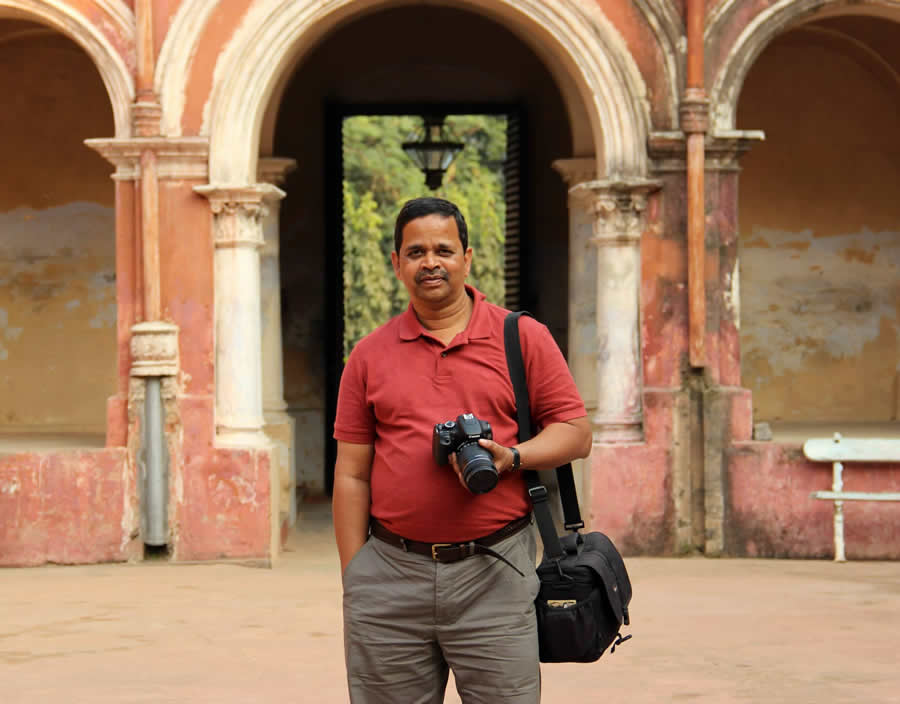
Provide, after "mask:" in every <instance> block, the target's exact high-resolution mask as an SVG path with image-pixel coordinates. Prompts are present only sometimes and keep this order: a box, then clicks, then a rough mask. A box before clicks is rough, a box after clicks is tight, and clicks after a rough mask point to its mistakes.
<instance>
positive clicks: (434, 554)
mask: <svg viewBox="0 0 900 704" xmlns="http://www.w3.org/2000/svg"><path fill="white" fill-rule="evenodd" d="M451 545H453V543H434V544H432V546H431V559H432V560H434V561H435V562H440V560H439V559H438V556H437V549H438V548H449V547H450V546H451Z"/></svg>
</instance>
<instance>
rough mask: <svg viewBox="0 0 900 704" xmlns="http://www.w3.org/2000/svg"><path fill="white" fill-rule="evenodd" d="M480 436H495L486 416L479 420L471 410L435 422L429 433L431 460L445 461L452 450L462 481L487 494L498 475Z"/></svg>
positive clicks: (440, 463)
mask: <svg viewBox="0 0 900 704" xmlns="http://www.w3.org/2000/svg"><path fill="white" fill-rule="evenodd" d="M481 438H486V439H488V440H493V439H494V434H493V432H492V431H491V424H490V423H488V422H487V421H486V420H479V419H478V418H476V417H475V416H474V415H473V414H471V413H463V414H461V415H459V416H457V417H456V420H448V421H446V422H444V423H438V424H437V425H435V426H434V435H432V437H431V453H432V454H433V455H434V461H435V462H437V463H438V464H439V465H445V464H447V463H448V462H449V461H450V455H451V454H452V453H454V452H455V453H456V461H457V463H458V464H459V468H460V470H461V471H462V476H463V481H465V483H466V486H467V487H469V491H471V492H472V493H473V494H486V493H487V492H489V491H490V490H491V489H493V488H494V487H495V486H497V481H498V480H499V478H500V475H499V474H498V472H497V468H496V467H495V466H494V458H493V456H492V455H491V453H490V452H488V451H487V450H485V449H484V448H483V447H482V446H481V445H479V444H478V441H479V440H480V439H481Z"/></svg>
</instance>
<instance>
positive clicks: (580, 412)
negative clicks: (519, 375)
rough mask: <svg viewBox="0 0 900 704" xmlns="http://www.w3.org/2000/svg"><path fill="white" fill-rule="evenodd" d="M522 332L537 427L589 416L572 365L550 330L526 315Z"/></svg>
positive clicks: (531, 401)
mask: <svg viewBox="0 0 900 704" xmlns="http://www.w3.org/2000/svg"><path fill="white" fill-rule="evenodd" d="M519 331H520V333H519V334H520V336H521V340H522V357H523V359H524V361H525V375H526V379H527V383H528V397H529V402H530V404H531V417H532V419H533V420H534V423H535V425H536V426H537V428H545V427H547V426H548V425H550V424H551V423H564V422H566V421H569V420H574V419H575V418H581V417H583V416H585V415H587V411H586V410H585V407H584V401H583V400H582V398H581V394H580V393H579V392H578V387H577V386H576V385H575V380H574V379H573V378H572V373H571V372H570V371H569V365H568V364H567V363H566V359H565V357H563V354H562V352H561V351H560V349H559V346H558V345H557V344H556V340H554V339H553V336H552V335H551V334H550V331H549V330H548V329H547V327H546V326H545V325H543V324H541V323H539V322H538V321H536V320H535V319H534V318H531V317H528V316H522V317H521V318H520V319H519Z"/></svg>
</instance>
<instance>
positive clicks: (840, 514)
mask: <svg viewBox="0 0 900 704" xmlns="http://www.w3.org/2000/svg"><path fill="white" fill-rule="evenodd" d="M832 469H833V472H832V482H831V490H832V491H843V489H844V477H843V473H844V465H843V464H842V463H840V462H835V463H834V466H833V468H832ZM834 561H835V562H846V561H847V556H846V555H845V554H844V502H843V501H835V502H834Z"/></svg>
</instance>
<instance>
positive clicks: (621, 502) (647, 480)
mask: <svg viewBox="0 0 900 704" xmlns="http://www.w3.org/2000/svg"><path fill="white" fill-rule="evenodd" d="M643 400H644V432H645V436H646V442H645V443H634V444H615V445H613V444H595V445H594V447H593V449H592V451H591V471H592V475H591V498H590V516H591V520H590V528H591V530H598V531H601V532H603V533H606V534H607V535H608V536H609V537H610V538H611V539H612V541H613V542H614V543H615V544H616V547H618V548H619V550H620V551H621V552H622V553H623V554H626V555H640V554H657V555H658V554H667V553H671V552H672V551H673V549H674V530H673V526H672V520H673V519H672V514H673V502H672V462H671V453H670V451H669V447H670V445H671V442H672V437H673V428H672V423H673V418H674V412H675V405H676V392H674V391H672V390H669V389H654V390H646V391H645V392H644V395H643Z"/></svg>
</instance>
